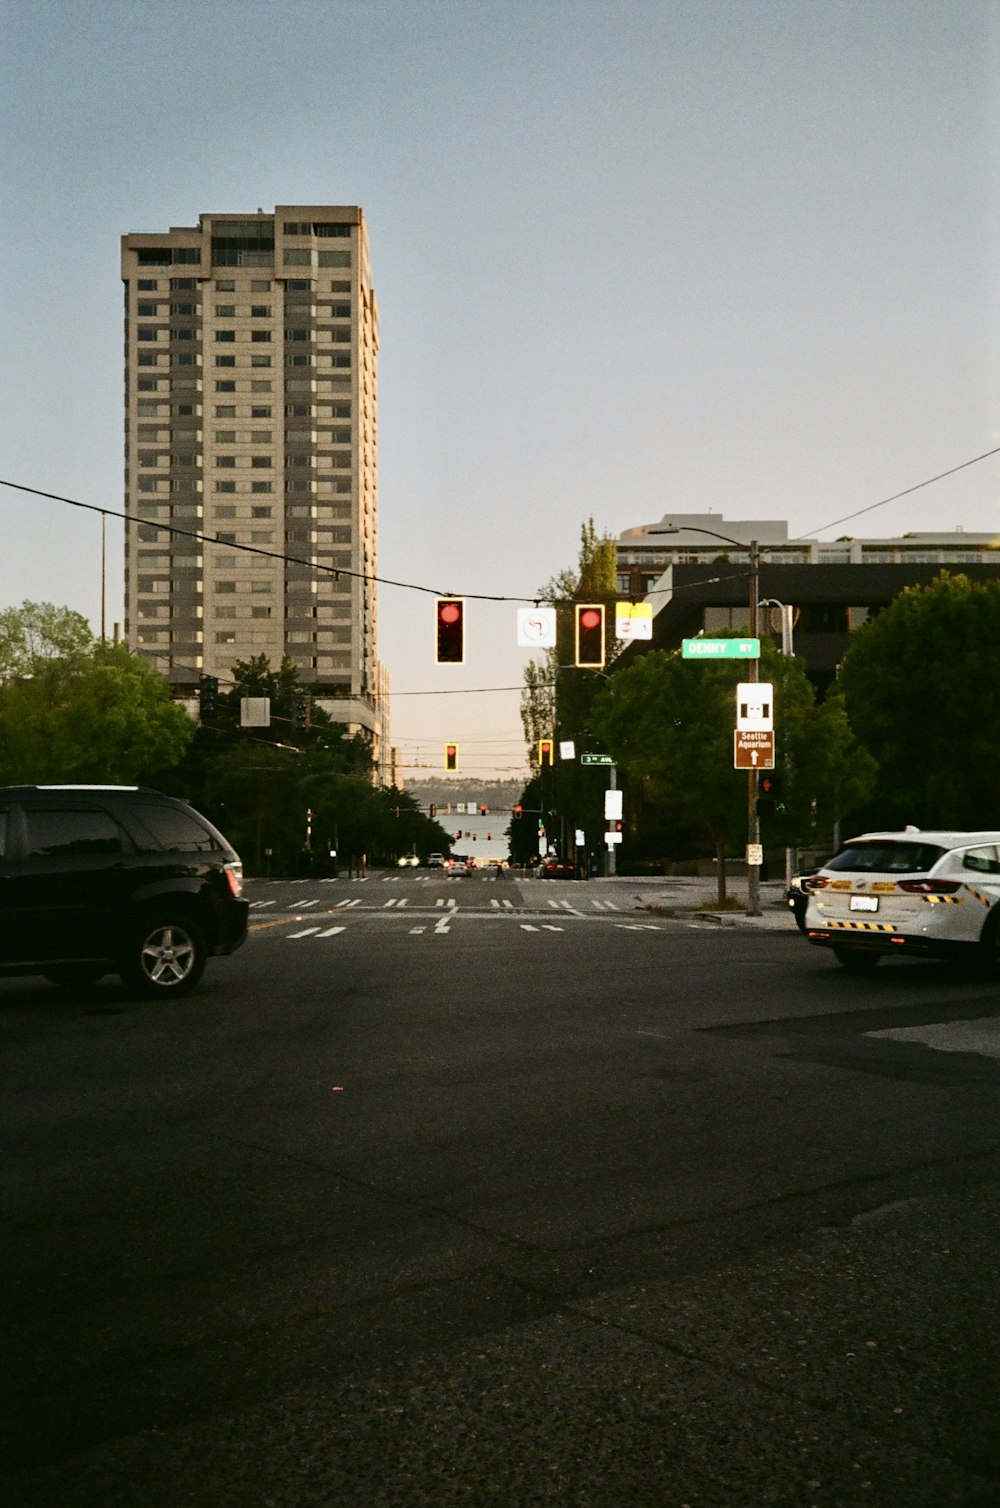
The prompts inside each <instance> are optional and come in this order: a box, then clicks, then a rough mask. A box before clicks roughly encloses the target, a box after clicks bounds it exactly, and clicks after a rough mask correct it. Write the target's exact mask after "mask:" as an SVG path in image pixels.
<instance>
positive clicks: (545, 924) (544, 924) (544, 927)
mask: <svg viewBox="0 0 1000 1508" xmlns="http://www.w3.org/2000/svg"><path fill="white" fill-rule="evenodd" d="M542 931H543V932H562V931H563V928H562V927H552V926H550V925H549V923H548V922H542Z"/></svg>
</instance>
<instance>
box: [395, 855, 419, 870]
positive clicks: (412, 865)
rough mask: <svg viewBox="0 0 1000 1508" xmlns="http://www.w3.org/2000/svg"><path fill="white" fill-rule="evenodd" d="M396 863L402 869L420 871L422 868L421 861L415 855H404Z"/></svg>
mask: <svg viewBox="0 0 1000 1508" xmlns="http://www.w3.org/2000/svg"><path fill="white" fill-rule="evenodd" d="M396 862H397V864H398V865H399V868H400V869H419V867H420V860H419V859H418V858H417V856H416V854H415V853H404V854H403V856H402V858H400V859H397V861H396Z"/></svg>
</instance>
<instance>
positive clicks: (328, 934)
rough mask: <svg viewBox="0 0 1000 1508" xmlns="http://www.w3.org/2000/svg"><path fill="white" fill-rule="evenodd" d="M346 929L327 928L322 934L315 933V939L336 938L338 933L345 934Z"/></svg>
mask: <svg viewBox="0 0 1000 1508" xmlns="http://www.w3.org/2000/svg"><path fill="white" fill-rule="evenodd" d="M346 931H347V928H346V927H327V928H326V929H325V931H323V932H317V933H316V936H317V937H336V935H337V933H338V932H346Z"/></svg>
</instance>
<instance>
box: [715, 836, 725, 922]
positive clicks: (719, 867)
mask: <svg viewBox="0 0 1000 1508" xmlns="http://www.w3.org/2000/svg"><path fill="white" fill-rule="evenodd" d="M715 875H716V883H717V885H718V902H719V905H720V906H724V905H725V904H726V845H725V842H724V841H723V840H722V839H721V838H720V839H719V841H718V842H717V843H716V845H715Z"/></svg>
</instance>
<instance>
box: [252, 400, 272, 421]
mask: <svg viewBox="0 0 1000 1508" xmlns="http://www.w3.org/2000/svg"><path fill="white" fill-rule="evenodd" d="M250 417H251V419H270V417H271V405H270V404H269V403H255V404H254V406H253V407H252V408H251V410H250Z"/></svg>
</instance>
